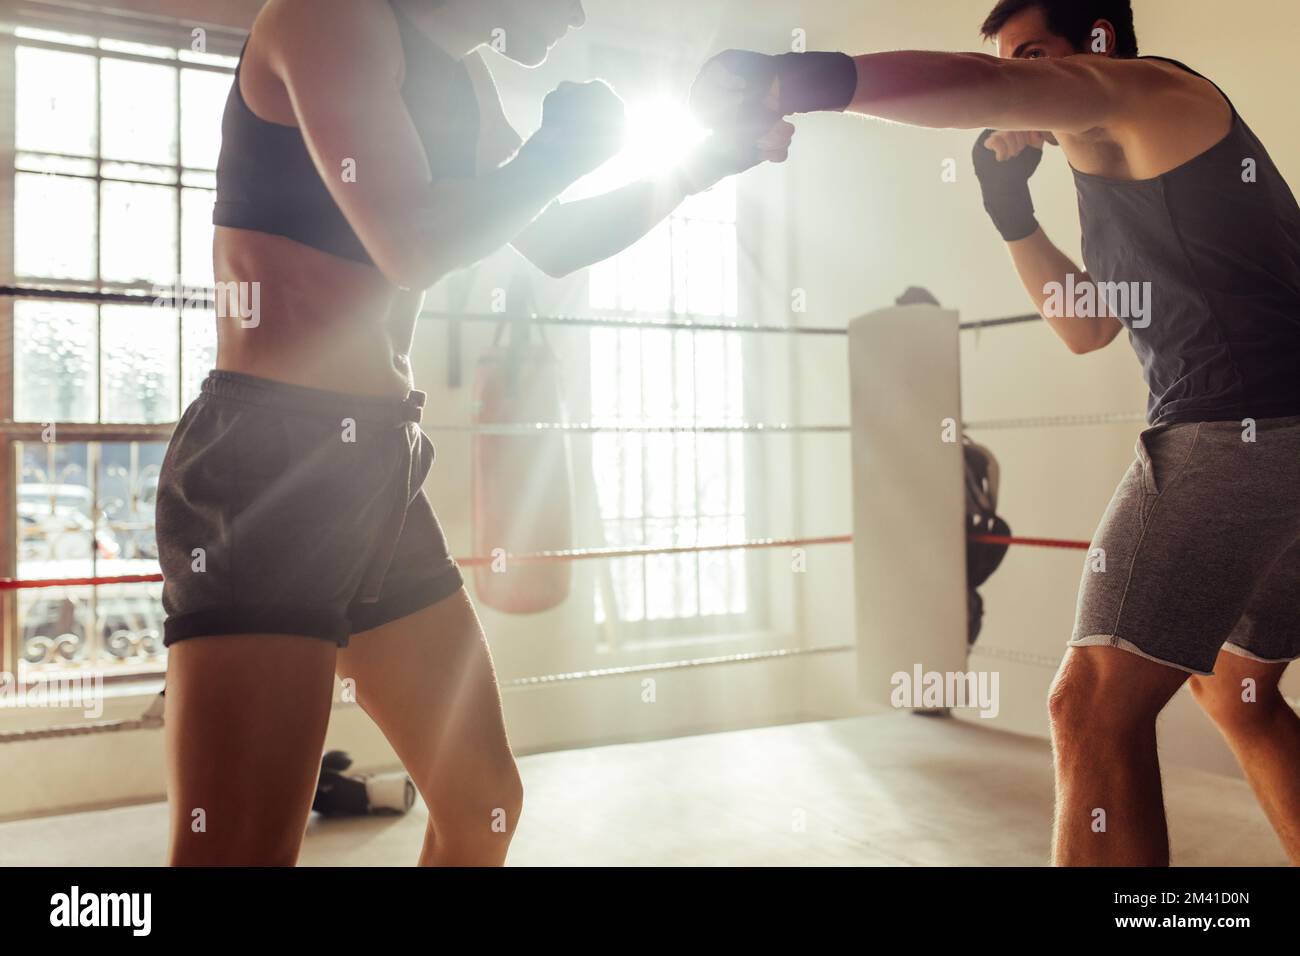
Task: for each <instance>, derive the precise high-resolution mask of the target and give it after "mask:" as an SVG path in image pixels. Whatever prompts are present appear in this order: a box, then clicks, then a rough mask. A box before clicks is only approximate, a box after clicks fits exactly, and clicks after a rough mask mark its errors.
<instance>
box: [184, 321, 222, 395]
mask: <svg viewBox="0 0 1300 956" xmlns="http://www.w3.org/2000/svg"><path fill="white" fill-rule="evenodd" d="M181 332H182V335H183V336H184V344H185V350H184V353H183V355H182V357H181V385H182V387H181V409H182V410H184V409H186V408H189V406H190V403H191V402H193V401H194V400H195V399H196V398H198V397H199V389H200V388H201V387H202V386H203V380H204V379H205V378H207V377H208V372H210V371H211V370H212V369H213V368H214V367H215V366H216V364H217V318H216V315H215V314H214V313H213V312H211V311H207V312H186V313H185V315H184V319H183V324H182V326H181Z"/></svg>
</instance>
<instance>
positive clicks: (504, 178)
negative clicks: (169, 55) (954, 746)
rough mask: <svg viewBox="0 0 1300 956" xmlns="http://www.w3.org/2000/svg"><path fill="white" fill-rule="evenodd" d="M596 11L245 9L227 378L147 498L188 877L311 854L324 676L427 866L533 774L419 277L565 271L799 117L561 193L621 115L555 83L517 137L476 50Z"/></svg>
mask: <svg viewBox="0 0 1300 956" xmlns="http://www.w3.org/2000/svg"><path fill="white" fill-rule="evenodd" d="M584 20H585V14H584V12H583V9H582V4H581V3H580V2H577V0H270V2H268V3H267V4H266V6H265V7H264V8H263V10H262V13H261V14H260V16H259V17H258V19H257V21H256V23H255V25H254V28H253V31H252V34H251V36H250V38H249V42H248V44H247V46H246V47H245V50H244V54H243V56H242V57H241V62H240V67H239V70H238V71H237V73H236V78H235V83H234V86H233V88H232V90H231V94H230V99H229V102H228V104H227V108H226V114H225V118H224V121H223V135H224V141H223V147H222V154H221V159H220V164H219V168H218V173H217V204H216V211H215V223H216V225H217V227H218V228H217V231H216V242H215V264H216V276H217V279H218V315H219V351H218V359H217V368H216V370H215V371H214V372H213V373H212V374H211V376H210V377H209V378H208V380H207V381H206V382H205V384H204V386H203V391H202V394H201V397H200V398H199V399H198V400H197V401H196V402H195V403H194V404H193V405H192V406H191V407H190V408H189V409H188V410H187V411H186V413H185V415H184V417H183V418H182V420H181V422H180V424H179V426H178V428H177V430H176V433H175V435H174V437H173V439H172V444H171V446H170V448H169V451H168V456H167V460H166V463H165V465H164V469H163V474H162V478H161V485H160V488H159V493H158V541H159V552H160V556H161V563H162V567H163V572H164V576H165V579H166V583H165V585H164V590H163V603H164V608H165V610H166V612H167V621H166V638H165V640H166V643H167V645H168V646H169V647H170V649H171V650H170V656H169V662H168V675H167V677H168V715H167V717H168V719H167V728H168V756H169V772H170V799H171V803H172V814H171V851H170V859H171V862H172V863H174V864H188V865H194V864H198V865H212V864H244V865H258V864H263V865H275V864H292V863H293V862H294V861H295V860H296V858H297V855H298V850H299V845H300V843H301V838H302V834H303V830H304V827H305V823H306V819H307V815H308V812H309V808H310V806H311V802H312V795H313V791H314V788H315V785H316V778H317V772H318V769H319V762H320V756H321V750H322V744H323V741H324V736H325V729H326V724H327V722H328V718H329V713H330V703H331V693H332V686H333V677H334V674H335V673H336V672H337V673H338V674H339V675H340V676H341V677H343V678H344V679H345V686H346V689H347V691H348V692H349V693H351V694H354V695H355V699H356V700H358V701H359V702H360V704H361V706H362V707H363V708H364V709H365V711H366V712H367V713H368V714H369V715H370V716H371V717H372V718H373V719H374V720H375V722H376V723H377V724H378V725H379V727H380V728H381V729H382V731H383V732H384V734H385V735H386V736H387V738H388V740H389V741H390V743H391V744H392V746H393V748H394V750H395V751H396V752H397V754H398V756H399V758H400V759H401V760H402V762H403V764H404V765H405V766H406V768H407V770H408V771H409V773H410V774H411V776H412V778H413V779H414V781H415V783H416V785H417V787H418V788H419V790H420V793H421V795H422V796H423V798H424V801H425V803H426V804H427V806H428V809H429V826H428V829H427V832H426V836H425V841H424V847H423V850H422V853H421V855H420V862H421V863H422V864H428V865H434V864H460V865H466V864H468V865H477V864H500V863H502V862H504V860H505V857H506V850H507V847H508V845H509V842H510V838H511V835H512V833H513V832H514V829H515V826H516V823H517V820H518V816H519V811H520V806H521V802H522V793H521V787H520V781H519V775H518V773H517V771H516V768H515V763H514V760H513V757H512V755H511V752H510V747H509V745H508V743H507V740H506V732H505V727H504V724H503V720H502V712H501V702H500V696H499V693H498V689H497V684H496V678H495V675H494V672H493V667H492V660H491V656H490V654H489V652H488V648H487V644H486V641H485V638H484V635H483V631H482V629H481V627H480V625H479V622H478V619H477V617H476V615H475V612H474V609H473V607H472V605H471V603H470V601H469V598H468V597H467V596H466V593H465V591H464V588H463V586H462V581H461V576H460V573H459V571H458V569H457V567H456V565H455V563H454V561H453V560H452V558H451V557H450V556H449V554H448V550H447V545H446V542H445V540H444V539H443V535H442V533H441V531H440V529H439V526H438V522H437V519H436V518H435V517H434V513H433V510H432V508H431V507H430V504H429V502H428V500H427V499H426V497H425V495H424V493H423V492H422V491H421V485H422V483H423V481H424V478H425V476H426V475H427V473H428V471H429V468H430V465H431V463H432V459H433V451H432V447H431V444H430V442H429V440H428V438H427V437H426V436H425V435H424V434H423V433H422V432H421V431H420V429H419V427H418V422H419V420H420V410H421V407H422V406H423V403H424V396H423V395H422V394H421V393H419V392H417V391H415V390H414V388H413V385H414V383H413V381H412V375H411V368H410V362H409V355H410V350H411V345H412V338H413V335H414V330H415V322H416V317H417V315H418V314H419V312H420V309H421V305H422V300H423V291H422V290H424V289H426V288H427V287H429V286H430V285H432V284H434V283H435V282H437V281H438V280H439V279H441V278H442V277H444V276H445V275H447V274H448V273H449V272H451V271H452V270H454V269H457V268H459V267H462V266H465V265H469V264H471V263H473V262H475V261H476V260H478V259H480V258H482V257H484V256H486V255H487V254H489V253H491V252H493V251H494V250H496V249H498V248H499V247H500V246H502V245H504V244H506V243H513V244H514V245H515V247H516V248H517V249H519V250H520V251H521V252H522V253H523V254H524V255H525V256H526V257H528V258H529V259H531V260H532V261H533V262H535V263H536V264H537V265H538V266H539V267H541V268H542V269H543V270H545V271H547V272H548V273H551V274H554V275H563V274H566V273H568V272H571V271H573V270H575V269H578V268H582V267H584V266H586V265H589V264H591V263H592V262H595V261H598V260H600V259H603V258H605V257H608V256H610V255H613V254H615V253H617V252H619V251H621V250H622V249H624V248H626V247H627V246H629V245H631V244H632V243H633V242H635V241H636V240H638V239H639V238H641V237H642V236H643V235H645V234H646V233H647V232H649V231H650V230H651V229H652V228H653V227H654V226H655V225H656V224H657V223H658V222H660V221H661V220H663V219H664V218H665V217H666V216H667V215H668V214H669V213H670V212H671V211H672V210H673V209H674V208H675V207H676V206H677V205H678V204H679V203H680V202H681V201H682V200H683V199H684V198H685V197H686V196H687V195H688V194H690V193H692V192H695V191H697V190H700V189H704V188H708V187H709V186H711V185H713V184H714V183H715V182H717V181H718V180H720V179H721V178H723V177H724V176H726V175H730V174H733V173H738V172H740V171H743V170H744V169H747V168H749V167H751V166H753V165H755V164H757V163H758V162H760V161H764V160H772V161H782V160H783V159H784V158H785V155H786V149H787V147H788V145H789V137H790V135H791V134H792V132H793V130H792V128H791V127H789V126H788V125H785V124H778V125H777V126H775V127H773V128H772V129H771V132H770V134H769V135H768V136H767V137H766V139H765V140H764V141H763V142H761V143H760V142H757V141H756V138H751V140H750V141H749V142H748V143H738V142H736V140H735V139H734V138H733V140H731V141H729V142H726V143H724V142H723V141H722V140H720V139H714V140H710V141H708V142H707V143H706V144H705V146H704V147H702V148H701V149H700V150H699V151H697V152H696V153H695V154H694V155H693V156H692V157H691V158H690V159H689V160H688V161H687V162H686V163H684V164H683V166H682V167H681V168H680V169H679V170H677V171H675V172H674V173H673V174H672V175H670V176H666V177H664V178H663V179H662V180H646V181H643V182H639V183H634V184H632V185H630V186H628V187H625V188H623V189H620V190H617V191H615V192H612V193H609V194H607V195H605V196H599V197H596V198H594V199H590V200H586V201H583V202H579V203H572V204H560V203H557V202H555V200H556V197H557V196H559V195H560V193H562V192H563V191H564V190H565V189H566V188H567V187H568V186H570V185H571V184H572V183H574V182H575V181H577V180H578V179H580V178H581V177H582V176H584V175H586V174H587V173H589V172H591V171H592V170H594V169H596V168H597V167H598V166H600V165H601V164H602V163H603V162H605V161H606V160H607V159H609V158H610V157H612V156H613V155H614V154H615V153H616V152H617V151H618V149H619V148H620V143H621V139H622V132H623V104H622V102H621V101H620V100H619V98H618V97H617V96H616V95H615V94H614V92H613V91H612V90H611V89H610V88H609V87H607V86H605V85H604V84H603V83H600V82H594V83H585V84H563V85H562V86H561V87H560V88H559V89H557V90H556V91H555V92H553V93H551V94H550V96H548V97H547V99H546V102H545V104H544V108H543V123H542V127H541V129H540V130H539V131H538V133H537V134H536V135H534V136H533V137H532V138H531V139H529V140H528V141H527V142H526V143H523V144H521V143H520V141H519V138H518V137H517V136H516V135H515V133H514V131H513V130H512V129H511V128H510V126H509V124H508V123H507V121H506V119H505V116H504V114H503V112H502V109H501V105H500V100H499V97H498V95H497V91H496V89H495V87H494V85H493V81H492V79H491V77H490V75H489V74H488V71H487V69H486V67H485V65H484V63H483V61H482V59H481V58H480V56H479V54H478V53H477V52H476V51H477V50H478V48H479V47H480V46H482V45H483V44H484V43H486V42H487V41H488V40H489V39H493V38H495V39H496V40H498V41H504V46H503V47H502V46H501V44H500V43H499V42H498V43H497V44H494V45H496V46H497V47H498V48H499V49H502V51H503V52H504V53H505V54H506V55H507V56H508V57H510V58H511V59H513V60H515V61H517V62H519V63H521V64H524V65H528V66H533V65H537V64H540V63H541V62H542V61H544V60H545V58H546V56H547V53H548V51H549V49H550V47H551V46H553V45H554V44H555V43H557V42H558V41H559V40H560V39H561V38H562V37H563V36H564V35H565V34H566V33H567V31H568V30H569V29H570V28H577V27H581V26H582V25H583V22H584ZM250 290H256V294H255V295H254V294H250ZM248 302H255V303H257V306H258V307H257V308H256V309H254V310H248V309H244V308H241V303H244V304H247V303H248ZM200 638H202V639H200Z"/></svg>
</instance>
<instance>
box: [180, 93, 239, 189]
mask: <svg viewBox="0 0 1300 956" xmlns="http://www.w3.org/2000/svg"><path fill="white" fill-rule="evenodd" d="M230 90H231V78H230V76H228V75H227V74H225V73H210V72H208V71H207V70H182V71H181V162H183V163H184V164H185V165H186V166H189V167H191V168H195V169H216V168H217V154H218V153H220V151H221V116H222V114H223V113H224V112H225V109H226V98H227V97H228V96H229V95H230Z"/></svg>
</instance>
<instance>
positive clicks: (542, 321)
mask: <svg viewBox="0 0 1300 956" xmlns="http://www.w3.org/2000/svg"><path fill="white" fill-rule="evenodd" d="M167 291H168V293H171V292H174V291H176V290H174V289H168V290H167ZM181 292H182V295H181V300H182V301H181V303H179V305H181V306H184V307H194V308H212V307H213V306H214V305H215V304H216V296H215V292H214V291H213V290H211V289H199V288H194V289H190V288H185V289H183V290H181ZM0 298H10V299H33V300H41V301H48V302H86V303H90V304H94V305H136V306H153V305H158V304H161V303H163V302H168V303H171V305H170V306H169V307H170V308H176V307H178V304H177V303H176V301H175V299H174V298H173V297H172V296H171V295H153V294H150V293H148V292H141V291H104V290H102V289H97V288H89V287H88V288H85V289H75V288H66V287H57V286H10V285H6V286H0ZM420 317H421V318H423V319H441V320H444V321H452V322H491V323H498V322H515V321H525V322H531V323H536V324H538V325H550V326H572V327H573V328H614V329H650V330H667V331H681V332H742V333H757V334H763V335H814V336H840V335H848V329H847V328H844V327H840V326H810V325H758V324H753V323H741V322H678V321H669V322H655V321H644V320H633V319H596V318H587V317H583V316H555V315H550V316H543V315H531V316H523V317H520V316H511V315H506V314H497V313H473V312H469V313H463V314H462V313H453V312H424V313H422V314H421V316H420ZM1041 321H1042V317H1041V316H1039V315H1038V314H1037V313H1031V314H1028V315H1013V316H1007V317H1005V318H997V319H981V320H978V321H974V322H963V323H962V325H961V328H962V329H963V330H965V331H978V330H980V329H991V328H1005V327H1007V326H1011V325H1025V324H1029V323H1032V322H1041Z"/></svg>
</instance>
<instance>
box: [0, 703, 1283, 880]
mask: <svg viewBox="0 0 1300 956" xmlns="http://www.w3.org/2000/svg"><path fill="white" fill-rule="evenodd" d="M520 766H521V769H522V772H523V777H524V787H525V792H526V812H525V814H524V820H523V822H522V824H521V825H520V828H519V832H518V834H517V835H516V838H515V842H514V847H513V849H512V853H511V863H512V864H514V865H523V866H547V865H601V866H631V865H654V866H697V865H741V866H749V865H789V866H808V865H814V866H816V865H829V866H836V865H847V866H890V865H902V866H1009V865H1029V866H1033V865H1039V864H1042V863H1044V862H1045V861H1046V860H1047V858H1048V839H1049V829H1050V820H1051V806H1052V772H1051V757H1050V754H1049V752H1048V748H1047V745H1046V744H1045V743H1043V742H1041V741H1037V740H1029V739H1026V738H1020V737H1013V736H1009V735H1007V734H1002V733H998V732H994V731H989V730H984V729H983V728H981V727H978V726H974V725H971V724H967V723H963V722H959V721H954V720H943V719H935V718H925V717H916V716H911V715H903V714H890V715H884V716H878V717H861V718H855V719H851V720H838V721H829V722H822V723H806V724H794V725H790V726H784V727H768V728H762V729H757V730H745V731H737V732H732V733H723V734H710V735H705V736H698V737H684V738H677V739H672V740H661V741H653V742H648V743H637V744H623V745H619V746H612V747H599V748H593V749H590V750H574V751H564V752H559V753H548V754H538V755H534V756H529V757H524V758H522V759H521V761H520ZM1165 791H1166V795H1165V799H1166V803H1167V805H1168V808H1169V816H1170V827H1171V836H1172V841H1173V847H1174V862H1175V863H1176V864H1179V865H1184V866H1267V865H1285V864H1286V858H1285V856H1284V855H1283V853H1282V851H1281V849H1280V847H1279V846H1278V844H1277V841H1276V839H1275V837H1274V836H1273V833H1272V831H1271V830H1270V829H1269V826H1268V823H1267V821H1266V820H1265V819H1264V816H1263V814H1262V813H1261V812H1260V810H1259V809H1258V807H1257V806H1256V804H1255V801H1254V799H1253V797H1252V796H1251V793H1250V791H1249V789H1248V788H1247V787H1246V785H1245V784H1244V783H1242V782H1241V781H1239V780H1235V779H1230V778H1227V777H1222V776H1218V775H1215V774H1211V773H1206V772H1204V771H1199V770H1190V769H1186V768H1177V767H1174V768H1168V769H1167V770H1166V772H1165ZM424 819H425V814H424V811H423V808H422V807H420V806H417V809H416V810H415V811H414V812H412V813H410V814H408V815H407V816H405V817H402V818H396V819H394V818H368V819H363V820H347V821H323V820H321V819H319V818H317V817H313V819H312V823H311V826H310V827H309V829H308V833H307V839H306V842H305V844H304V846H303V852H302V863H303V864H304V865H307V866H401V865H408V864H411V863H413V862H414V860H415V858H416V856H417V854H418V851H419V846H420V841H421V838H422V835H423V828H424ZM165 834H166V808H165V805H163V804H150V805H146V806H137V807H127V808H121V809H115V810H104V811H97V812H93V813H82V814H75V815H71V816H64V817H49V818H44V819H39V820H28V821H18V822H13V823H8V824H4V825H0V866H14V865H35V866H61V865H81V866H153V865H158V864H159V863H160V862H161V861H162V859H163V846H164V842H165Z"/></svg>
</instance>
